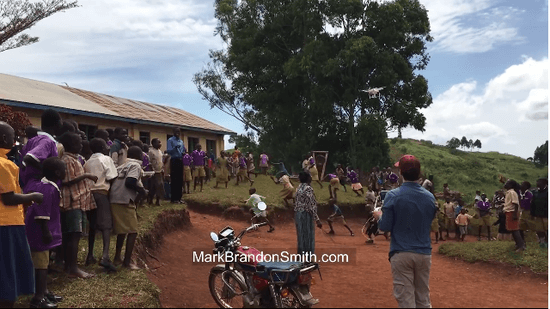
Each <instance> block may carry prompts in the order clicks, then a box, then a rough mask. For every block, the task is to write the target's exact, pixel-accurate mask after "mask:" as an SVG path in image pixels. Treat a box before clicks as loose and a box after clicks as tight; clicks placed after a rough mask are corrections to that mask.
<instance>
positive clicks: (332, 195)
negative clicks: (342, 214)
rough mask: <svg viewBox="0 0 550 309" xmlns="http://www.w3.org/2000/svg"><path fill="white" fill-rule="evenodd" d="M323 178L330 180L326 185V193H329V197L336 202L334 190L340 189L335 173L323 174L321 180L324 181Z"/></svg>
mask: <svg viewBox="0 0 550 309" xmlns="http://www.w3.org/2000/svg"><path fill="white" fill-rule="evenodd" d="M325 179H328V181H330V185H329V186H328V193H329V194H330V198H331V199H334V201H335V202H336V200H337V199H336V190H340V188H339V186H340V179H339V178H338V176H337V175H335V174H328V175H326V176H325V178H323V181H325Z"/></svg>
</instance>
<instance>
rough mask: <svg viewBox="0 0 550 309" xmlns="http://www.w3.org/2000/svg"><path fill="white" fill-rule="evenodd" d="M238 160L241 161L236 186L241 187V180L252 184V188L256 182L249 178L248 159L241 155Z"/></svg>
mask: <svg viewBox="0 0 550 309" xmlns="http://www.w3.org/2000/svg"><path fill="white" fill-rule="evenodd" d="M237 159H238V160H239V172H238V174H237V182H236V183H235V185H236V186H238V185H239V180H241V181H244V180H245V179H246V180H248V181H249V182H250V186H251V187H252V185H253V184H254V181H253V180H251V179H250V178H249V177H248V174H247V166H246V159H245V157H244V155H243V154H242V153H239V156H238V157H237Z"/></svg>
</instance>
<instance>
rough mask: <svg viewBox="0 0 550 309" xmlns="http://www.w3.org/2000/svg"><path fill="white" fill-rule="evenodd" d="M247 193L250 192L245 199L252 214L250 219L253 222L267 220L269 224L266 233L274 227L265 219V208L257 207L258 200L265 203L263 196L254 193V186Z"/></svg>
mask: <svg viewBox="0 0 550 309" xmlns="http://www.w3.org/2000/svg"><path fill="white" fill-rule="evenodd" d="M248 193H249V194H250V197H249V198H248V200H246V205H248V206H250V211H251V212H252V214H253V215H254V217H253V218H252V220H253V221H254V223H262V222H267V225H269V231H267V232H268V233H271V232H273V231H274V230H275V228H274V227H273V226H272V225H271V223H270V222H269V220H268V219H267V210H260V209H259V208H258V203H260V202H264V203H265V196H261V195H259V194H256V189H255V188H250V189H249V190H248Z"/></svg>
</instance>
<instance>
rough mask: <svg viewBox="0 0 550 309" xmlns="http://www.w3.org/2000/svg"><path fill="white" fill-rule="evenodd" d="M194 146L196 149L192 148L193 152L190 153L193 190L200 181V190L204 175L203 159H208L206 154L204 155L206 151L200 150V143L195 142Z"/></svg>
mask: <svg viewBox="0 0 550 309" xmlns="http://www.w3.org/2000/svg"><path fill="white" fill-rule="evenodd" d="M195 147H196V149H195V150H193V153H192V154H191V157H193V171H194V172H193V177H194V178H195V181H194V186H193V191H195V190H197V183H198V182H200V184H201V192H202V186H203V183H204V177H206V171H205V170H204V164H205V162H206V161H205V159H208V156H207V155H206V152H204V151H202V146H201V145H200V144H197V145H196V146H195Z"/></svg>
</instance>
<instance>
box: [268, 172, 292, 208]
mask: <svg viewBox="0 0 550 309" xmlns="http://www.w3.org/2000/svg"><path fill="white" fill-rule="evenodd" d="M271 180H273V182H274V183H275V184H280V183H282V184H283V189H282V190H281V192H280V195H281V197H282V198H283V201H284V202H285V205H286V206H287V207H289V206H290V204H289V203H288V200H292V201H294V186H293V185H292V180H290V177H288V174H287V173H286V172H279V173H278V174H277V179H275V178H273V176H271Z"/></svg>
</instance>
